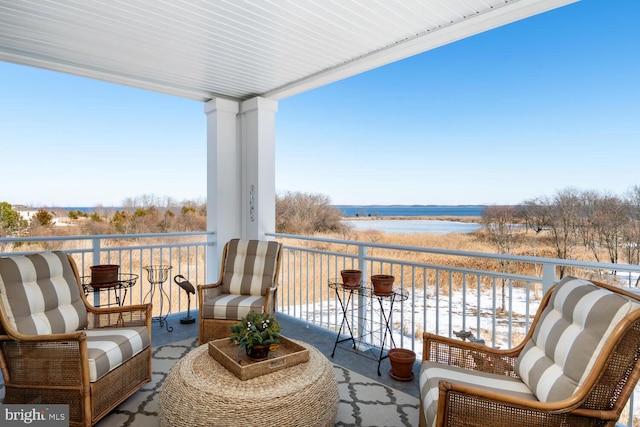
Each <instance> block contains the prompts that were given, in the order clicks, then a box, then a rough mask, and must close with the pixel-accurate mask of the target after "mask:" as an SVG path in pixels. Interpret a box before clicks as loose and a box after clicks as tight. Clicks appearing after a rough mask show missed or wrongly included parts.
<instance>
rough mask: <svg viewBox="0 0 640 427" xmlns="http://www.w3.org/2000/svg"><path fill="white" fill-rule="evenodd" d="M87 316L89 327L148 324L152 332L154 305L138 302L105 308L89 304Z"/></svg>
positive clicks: (124, 326) (123, 326)
mask: <svg viewBox="0 0 640 427" xmlns="http://www.w3.org/2000/svg"><path fill="white" fill-rule="evenodd" d="M87 317H88V320H89V326H88V327H89V329H95V328H126V327H130V326H147V329H148V330H149V333H151V321H152V305H151V304H137V305H125V306H122V307H104V308H98V307H92V306H89V307H87Z"/></svg>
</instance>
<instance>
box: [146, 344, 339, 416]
mask: <svg viewBox="0 0 640 427" xmlns="http://www.w3.org/2000/svg"><path fill="white" fill-rule="evenodd" d="M297 342H298V343H299V344H301V345H303V346H305V347H307V348H308V349H309V361H308V362H305V363H300V364H298V365H295V366H292V367H290V368H286V369H282V370H280V371H276V372H273V373H270V374H265V375H261V376H259V377H255V378H251V379H248V380H245V381H241V380H240V379H238V378H237V377H236V376H235V375H234V374H233V373H232V372H230V371H228V370H227V369H226V368H225V367H224V366H222V365H221V364H220V363H218V362H217V361H216V360H215V359H214V358H213V357H211V356H209V353H208V344H204V345H201V346H200V347H198V348H195V349H193V350H192V351H190V352H189V353H188V354H187V355H186V356H185V357H183V358H182V359H181V360H180V361H178V363H176V364H175V365H174V366H173V367H172V368H171V370H170V371H169V373H168V374H167V378H166V380H165V381H164V384H163V386H162V390H161V391H160V401H159V412H160V425H161V426H166V427H169V426H171V427H173V426H184V427H196V426H292V427H293V426H333V425H334V423H335V419H336V414H337V412H338V383H337V381H336V377H335V374H334V372H333V366H332V365H331V363H330V362H329V360H328V359H327V358H326V357H325V356H324V355H323V354H321V353H320V352H319V351H318V350H317V349H316V348H315V347H313V346H311V345H309V344H306V343H303V342H300V341H297Z"/></svg>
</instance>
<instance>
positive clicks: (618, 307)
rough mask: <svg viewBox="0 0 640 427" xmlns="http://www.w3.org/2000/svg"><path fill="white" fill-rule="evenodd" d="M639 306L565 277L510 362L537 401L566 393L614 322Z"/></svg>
mask: <svg viewBox="0 0 640 427" xmlns="http://www.w3.org/2000/svg"><path fill="white" fill-rule="evenodd" d="M639 308H640V306H639V305H638V304H635V303H633V302H631V301H630V300H628V299H627V298H624V297H623V296H621V295H617V294H614V293H612V292H610V291H607V290H606V289H602V288H599V287H597V286H595V285H594V284H593V283H591V282H589V281H587V280H582V279H576V278H574V277H565V278H564V279H562V280H561V281H560V282H559V283H558V284H557V285H556V288H555V289H554V291H553V294H552V296H551V299H550V300H549V304H548V305H547V306H546V307H545V309H544V311H543V312H542V315H541V317H540V319H539V320H538V323H537V325H536V327H535V329H534V331H533V336H532V339H531V340H530V341H529V342H528V343H527V344H526V345H525V347H524V348H523V350H522V352H521V353H520V356H519V357H518V359H517V361H516V365H515V369H516V373H517V374H518V375H519V376H520V377H521V378H522V380H523V381H524V382H525V383H526V384H527V385H528V386H529V387H530V388H531V390H532V391H533V392H534V393H535V395H536V396H537V398H538V399H539V400H540V401H542V402H555V401H559V400H562V399H565V398H568V397H569V396H571V395H572V394H573V393H574V392H575V390H576V389H577V388H578V387H579V386H581V385H582V384H583V383H584V381H585V380H586V378H587V376H588V375H589V374H590V373H591V370H592V368H593V365H594V364H595V361H596V359H597V357H598V355H599V354H600V349H601V348H602V346H603V345H604V344H605V342H606V341H607V339H608V338H609V336H610V335H611V332H612V331H613V329H614V328H615V327H616V325H617V324H618V323H619V322H620V321H621V320H622V319H623V318H624V317H625V316H627V315H628V314H629V313H631V312H632V311H634V310H638V309H639Z"/></svg>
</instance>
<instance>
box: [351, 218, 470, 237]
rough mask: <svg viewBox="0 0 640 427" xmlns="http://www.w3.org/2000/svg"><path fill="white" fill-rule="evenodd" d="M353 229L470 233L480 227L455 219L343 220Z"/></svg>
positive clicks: (406, 232)
mask: <svg viewBox="0 0 640 427" xmlns="http://www.w3.org/2000/svg"><path fill="white" fill-rule="evenodd" d="M343 222H344V223H345V224H348V225H350V226H351V227H352V228H353V229H354V230H362V231H363V230H376V231H384V232H385V233H404V234H411V233H430V234H448V233H471V232H472V231H476V230H478V229H480V228H481V225H480V224H475V223H469V222H457V221H439V220H426V219H377V220H376V219H372V220H365V219H363V220H358V219H356V220H348V219H345V220H343Z"/></svg>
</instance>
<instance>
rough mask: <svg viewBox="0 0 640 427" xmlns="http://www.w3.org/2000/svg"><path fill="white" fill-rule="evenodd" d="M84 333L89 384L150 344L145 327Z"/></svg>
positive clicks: (90, 330) (92, 330) (107, 329)
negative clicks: (85, 335)
mask: <svg viewBox="0 0 640 427" xmlns="http://www.w3.org/2000/svg"><path fill="white" fill-rule="evenodd" d="M86 333H87V352H88V353H89V381H91V382H95V381H97V380H99V379H100V378H102V377H103V376H104V375H105V374H107V373H108V372H110V371H111V370H113V369H115V368H117V367H118V366H120V365H122V363H124V362H126V361H127V360H129V359H131V358H132V357H133V356H135V355H136V354H138V353H140V352H141V351H142V350H144V349H145V348H147V347H148V346H149V344H150V342H151V340H150V338H149V333H148V331H147V328H146V327H145V326H136V327H130V328H104V329H89V330H87V331H86Z"/></svg>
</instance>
